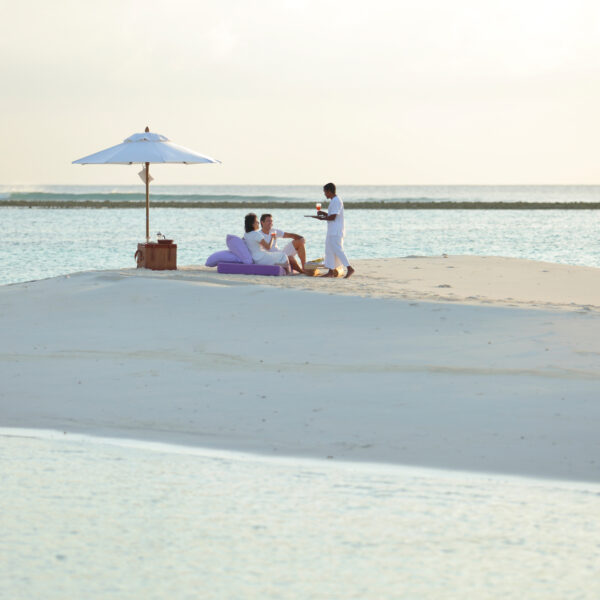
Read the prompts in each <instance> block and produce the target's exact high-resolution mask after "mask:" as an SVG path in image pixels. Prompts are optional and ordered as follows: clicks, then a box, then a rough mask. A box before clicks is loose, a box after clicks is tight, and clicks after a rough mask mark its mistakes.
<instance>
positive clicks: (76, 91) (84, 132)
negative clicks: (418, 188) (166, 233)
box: [0, 0, 600, 185]
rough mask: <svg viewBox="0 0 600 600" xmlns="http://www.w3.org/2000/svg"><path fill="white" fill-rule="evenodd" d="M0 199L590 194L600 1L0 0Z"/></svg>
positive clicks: (597, 113)
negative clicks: (123, 193) (286, 190)
mask: <svg viewBox="0 0 600 600" xmlns="http://www.w3.org/2000/svg"><path fill="white" fill-rule="evenodd" d="M0 9H1V14H2V19H1V20H0V82H1V88H0V115H1V117H0V118H1V123H2V135H3V144H2V145H1V146H0V185H13V184H15V185H17V184H23V185H28V184H136V183H138V182H139V179H138V178H137V171H138V170H139V169H137V168H136V167H134V166H131V167H128V166H79V165H72V164H71V161H73V160H75V159H77V158H81V157H82V156H86V155H88V154H91V153H93V152H96V151H98V150H101V149H103V148H106V147H109V146H112V145H114V144H117V143H120V142H121V141H122V140H124V139H125V138H126V137H128V136H129V135H131V134H132V133H135V132H140V131H143V130H144V127H145V126H146V125H148V126H149V127H150V129H151V131H156V132H158V133H162V134H163V135H166V136H167V137H168V138H170V139H171V140H172V141H174V142H176V143H178V144H180V145H183V146H187V147H189V148H192V149H194V150H196V151H198V152H201V153H203V154H207V155H209V156H212V157H215V158H217V159H219V160H221V161H222V164H221V165H195V166H183V165H181V166H180V165H160V166H153V167H152V168H151V172H152V174H153V176H154V177H155V179H156V180H155V183H160V184H176V183H181V184H198V185H199V184H211V185H212V184H311V183H322V182H324V181H330V180H333V181H336V182H340V183H344V184H347V185H349V184H373V185H377V184H382V185H383V184H387V185H390V184H407V185H413V184H433V185H435V184H598V183H600V176H599V173H600V171H599V169H600V144H599V143H598V140H599V139H600V2H598V1H597V0H543V1H542V0H518V1H515V0H477V1H475V0H370V1H368V2H366V1H364V0H361V1H356V0H315V1H313V0H253V1H252V2H250V1H237V0H218V1H217V2H215V1H211V2H208V1H205V0H170V1H169V2H165V1H161V2H154V1H152V0H144V1H138V0H129V1H127V0H118V1H114V0H102V2H94V3H92V2H85V1H83V2H82V1H81V0H73V1H71V0H56V1H55V2H48V1H47V0H43V1H40V0H21V1H20V2H14V1H8V0H0Z"/></svg>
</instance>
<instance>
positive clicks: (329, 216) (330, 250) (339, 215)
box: [315, 183, 354, 279]
mask: <svg viewBox="0 0 600 600" xmlns="http://www.w3.org/2000/svg"><path fill="white" fill-rule="evenodd" d="M323 192H324V193H325V198H327V199H328V200H329V208H328V210H327V211H324V210H317V216H316V217H315V218H316V219H318V220H319V221H327V236H326V237H325V267H326V268H327V269H329V271H327V273H326V274H325V275H323V277H337V272H336V267H338V266H339V265H344V267H346V275H345V279H348V277H351V276H352V273H354V269H353V268H352V267H351V266H350V262H349V261H348V258H347V257H346V253H345V252H344V234H345V228H344V203H343V202H342V201H341V200H340V198H339V196H338V195H337V193H336V190H335V184H333V183H327V184H326V185H324V186H323Z"/></svg>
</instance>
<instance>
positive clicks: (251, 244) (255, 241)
mask: <svg viewBox="0 0 600 600" xmlns="http://www.w3.org/2000/svg"><path fill="white" fill-rule="evenodd" d="M262 240H263V232H262V231H261V230H260V229H257V230H256V231H247V232H246V233H245V234H244V241H245V242H246V246H248V250H250V254H252V260H253V261H254V262H257V261H259V260H260V257H261V255H262V254H263V253H264V252H266V250H265V249H264V248H263V247H262V246H261V245H260V243H261V241H262Z"/></svg>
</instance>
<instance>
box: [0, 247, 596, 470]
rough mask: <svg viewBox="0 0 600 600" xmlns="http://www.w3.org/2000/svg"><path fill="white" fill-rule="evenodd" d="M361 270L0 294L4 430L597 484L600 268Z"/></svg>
mask: <svg viewBox="0 0 600 600" xmlns="http://www.w3.org/2000/svg"><path fill="white" fill-rule="evenodd" d="M356 266H357V274H356V275H355V276H354V277H353V278H351V279H350V280H323V279H311V278H306V277H294V278H256V277H244V276H222V275H218V274H217V273H216V272H215V271H214V270H208V269H205V268H188V269H182V270H180V271H177V272H150V271H146V270H138V271H136V270H135V269H134V270H123V271H108V272H93V273H81V274H76V275H72V276H70V277H59V278H55V279H49V280H45V281H40V282H31V283H27V284H16V285H12V286H4V287H1V288H0V327H1V328H2V332H3V340H4V344H3V351H2V353H1V361H0V378H1V379H0V380H1V381H2V386H1V387H0V427H34V428H46V429H59V430H63V431H65V432H67V434H68V433H69V432H81V433H88V434H96V435H110V436H121V437H129V438H138V439H146V440H157V441H166V442H174V443H182V444H193V445H197V446H202V447H210V448H220V449H230V450H242V451H254V452H262V453H275V454H278V455H302V456H313V457H322V458H331V459H333V460H344V459H345V460H366V461H385V462H393V463H397V464H406V465H419V466H428V467H438V468H448V469H460V470H474V471H485V472H501V473H507V474H517V475H531V476H539V477H555V478H568V479H580V480H588V481H600V436H599V435H598V431H600V287H599V285H600V284H599V281H600V270H598V269H592V268H584V267H568V266H561V265H552V264H548V263H536V262H532V261H521V260H515V259H497V258H477V257H449V258H410V259H388V260H383V261H360V262H357V264H356ZM273 286H275V287H281V288H285V289H273ZM439 286H451V287H439ZM306 289H308V290H316V291H319V292H329V294H330V295H329V294H327V293H325V294H324V293H307V292H306V291H305V290H306ZM451 294H452V295H451ZM360 295H362V296H371V297H359V296H360ZM436 300H437V302H435V301H436ZM448 300H451V301H448ZM478 304H479V306H478ZM483 304H487V305H483ZM512 305H515V306H517V307H518V308H516V307H513V306H512ZM550 308H551V310H550Z"/></svg>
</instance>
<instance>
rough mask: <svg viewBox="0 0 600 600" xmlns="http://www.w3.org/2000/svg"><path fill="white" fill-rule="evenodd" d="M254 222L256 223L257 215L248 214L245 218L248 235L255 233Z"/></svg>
mask: <svg viewBox="0 0 600 600" xmlns="http://www.w3.org/2000/svg"><path fill="white" fill-rule="evenodd" d="M254 221H256V215H255V214H254V213H248V214H247V215H246V216H245V217H244V228H245V229H246V233H248V232H249V231H254Z"/></svg>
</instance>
